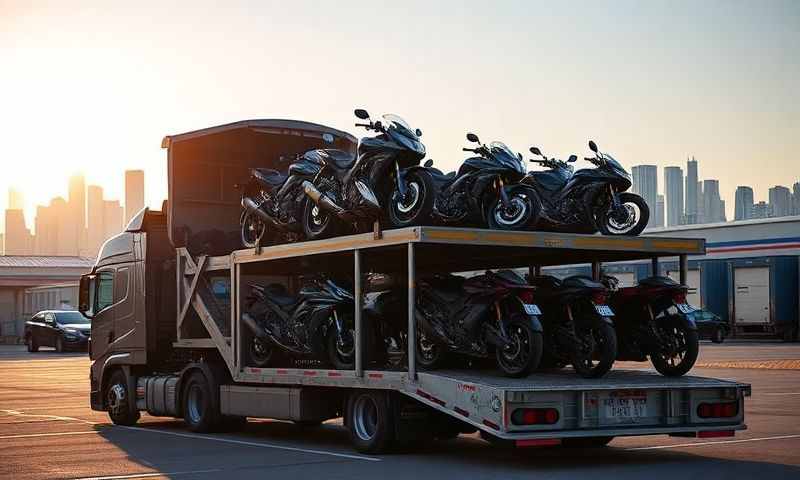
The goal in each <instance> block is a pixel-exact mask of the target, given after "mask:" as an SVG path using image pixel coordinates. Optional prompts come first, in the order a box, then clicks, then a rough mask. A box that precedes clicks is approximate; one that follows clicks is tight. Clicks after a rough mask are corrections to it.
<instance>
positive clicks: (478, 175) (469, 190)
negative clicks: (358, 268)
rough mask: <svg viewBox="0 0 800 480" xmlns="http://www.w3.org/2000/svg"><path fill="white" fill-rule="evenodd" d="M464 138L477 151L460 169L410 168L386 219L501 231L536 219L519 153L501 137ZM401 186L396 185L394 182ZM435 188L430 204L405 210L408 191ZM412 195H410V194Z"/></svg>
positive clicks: (533, 196)
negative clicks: (499, 139)
mask: <svg viewBox="0 0 800 480" xmlns="http://www.w3.org/2000/svg"><path fill="white" fill-rule="evenodd" d="M467 140H469V141H470V142H473V143H477V144H478V146H477V147H476V148H462V150H463V151H466V152H473V153H476V154H477V156H475V157H471V158H468V159H467V160H465V161H464V163H463V164H462V165H461V167H460V168H459V169H458V173H453V172H451V173H448V174H443V173H442V172H441V171H440V170H438V169H436V168H433V167H432V164H431V163H426V164H425V165H424V166H421V167H412V168H410V169H409V170H408V172H407V174H406V175H405V180H406V181H407V184H406V185H405V186H404V187H405V192H406V193H404V192H403V191H401V189H399V188H398V189H397V190H396V191H395V192H394V193H393V194H392V198H391V203H390V205H389V219H390V221H391V222H392V225H394V226H396V227H407V226H413V225H427V224H430V223H431V222H434V223H439V224H445V225H453V224H456V225H464V224H466V225H479V226H484V225H487V226H488V227H489V228H493V229H501V230H521V229H525V228H527V227H528V225H530V224H535V223H536V222H537V221H538V218H539V211H540V209H541V205H540V203H539V201H538V198H537V196H536V192H535V191H534V190H533V189H532V188H531V187H529V186H527V185H520V184H519V182H520V180H522V178H523V177H524V176H525V166H524V164H523V163H522V156H520V155H515V154H514V153H513V152H512V151H511V149H509V148H508V147H507V146H506V145H505V144H503V143H501V142H492V143H490V144H489V145H484V144H481V143H480V139H479V138H478V136H477V135H475V134H474V133H468V134H467ZM398 186H399V185H398ZM417 191H424V192H430V191H435V192H436V196H435V198H431V201H432V205H431V206H432V208H430V207H429V206H428V205H425V208H421V209H418V210H415V211H413V212H412V213H409V203H408V198H409V197H408V195H407V193H408V192H417ZM412 198H413V197H412Z"/></svg>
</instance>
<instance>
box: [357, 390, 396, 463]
mask: <svg viewBox="0 0 800 480" xmlns="http://www.w3.org/2000/svg"><path fill="white" fill-rule="evenodd" d="M346 413H347V420H346V424H347V428H348V430H349V431H350V439H351V441H352V442H353V446H354V447H355V449H356V450H358V451H359V452H361V453H384V452H386V451H388V450H389V449H391V447H392V442H393V440H394V416H393V415H392V410H391V408H390V404H389V397H388V396H387V395H386V393H384V392H376V391H370V390H364V391H358V390H357V391H354V392H353V393H352V394H351V395H350V398H349V399H348V402H347V412H346Z"/></svg>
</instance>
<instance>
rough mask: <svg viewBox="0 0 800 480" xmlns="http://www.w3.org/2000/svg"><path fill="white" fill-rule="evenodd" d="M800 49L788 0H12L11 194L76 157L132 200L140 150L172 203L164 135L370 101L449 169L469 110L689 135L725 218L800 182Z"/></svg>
mask: <svg viewBox="0 0 800 480" xmlns="http://www.w3.org/2000/svg"><path fill="white" fill-rule="evenodd" d="M220 3H224V4H225V6H224V7H223V6H221V5H218V4H220ZM798 52H800V2H798V1H791V0H790V1H771V0H766V1H758V2H756V1H736V0H727V1H713V0H706V1H702V2H697V1H647V2H641V1H628V0H610V1H586V2H583V1H565V2H552V1H549V2H548V1H530V0H529V1H495V2H486V1H439V2H417V1H412V0H405V1H402V2H396V1H395V2H381V1H377V0H372V1H369V2H356V1H347V2H334V1H316V2H301V1H292V2H286V1H276V2H269V1H253V2H202V1H193V2H146V1H142V2H126V3H123V2H69V1H56V2H37V1H22V2H14V1H11V2H9V1H6V0H0V165H2V166H3V171H2V174H0V209H5V208H6V203H7V195H6V193H5V192H6V191H7V189H8V188H9V187H10V186H14V187H16V188H17V189H19V190H21V191H22V192H23V193H24V195H25V202H26V217H27V218H26V220H27V223H28V225H29V226H31V225H33V214H34V212H35V207H36V205H37V204H44V203H46V202H47V201H48V200H49V199H50V198H51V197H54V196H58V195H61V196H64V195H66V191H67V178H68V176H69V175H70V174H71V173H75V172H82V173H83V174H84V175H85V177H86V179H87V183H89V184H99V185H101V186H103V188H104V190H105V192H106V198H107V199H122V198H123V197H124V195H123V171H124V170H125V169H131V168H141V169H144V170H145V179H146V201H147V203H148V204H149V205H151V206H153V207H158V206H160V204H161V200H162V199H163V198H165V197H166V191H167V178H166V151H165V150H162V149H161V148H160V141H161V139H162V137H163V136H164V135H168V134H175V133H181V132H185V131H190V130H194V129H198V128H204V127H207V126H211V125H217V124H222V123H227V122H232V121H237V120H243V119H249V118H292V119H301V120H308V121H313V122H317V123H322V124H325V125H329V126H332V127H335V128H339V129H342V130H346V131H349V132H351V133H353V134H355V135H357V136H361V135H362V133H363V130H360V129H357V128H355V127H354V126H353V123H354V121H355V117H353V114H352V112H353V109H354V108H359V107H361V108H366V109H367V110H369V111H370V112H371V113H372V115H373V116H375V117H377V116H378V115H380V114H383V113H396V114H399V115H400V116H402V117H403V118H405V119H406V120H407V121H408V122H409V123H410V124H411V125H412V126H414V127H418V128H420V129H422V131H423V132H424V135H423V138H422V140H423V141H424V142H425V144H426V147H427V151H428V156H429V158H433V159H434V162H435V164H436V165H437V166H439V167H440V168H442V169H445V170H449V169H454V168H456V167H457V166H458V165H459V164H460V162H461V161H462V160H463V159H464V154H463V152H462V151H461V147H462V146H464V145H465V144H466V142H465V140H464V135H465V134H466V132H468V131H472V132H475V133H477V134H478V135H479V136H480V137H481V138H482V139H483V140H485V141H490V140H500V141H503V142H505V143H507V144H508V145H510V146H511V147H512V148H513V149H515V150H517V151H521V152H525V153H527V150H528V148H529V147H530V146H532V145H536V146H539V147H540V148H541V149H542V150H543V151H544V152H546V153H548V155H551V156H552V155H554V156H557V157H563V158H566V157H567V156H569V155H570V154H572V153H575V154H577V155H578V156H579V157H581V158H582V157H583V156H588V155H585V154H588V153H589V150H588V148H587V147H586V144H587V141H588V140H589V139H594V140H595V141H596V142H597V143H598V145H599V146H600V149H601V150H603V151H606V152H609V153H611V154H613V155H614V156H615V157H616V158H617V159H618V160H620V161H621V162H622V163H623V165H625V166H626V167H627V168H628V169H630V167H632V166H633V165H638V164H655V165H658V166H659V167H664V166H669V165H678V166H682V167H684V170H685V163H686V157H687V156H691V155H694V156H695V158H696V159H697V160H698V161H699V162H700V167H699V170H700V172H699V173H700V178H717V179H719V180H720V190H721V194H722V196H723V199H725V200H726V202H727V214H728V218H729V219H731V218H733V194H734V191H735V189H736V186H737V185H751V186H752V187H753V188H754V191H755V198H756V201H758V200H766V199H767V190H768V189H769V188H770V187H771V186H774V185H776V184H782V185H787V186H789V187H790V188H791V185H792V184H793V183H794V182H797V181H800V162H798V160H797V159H796V158H795V153H796V152H798V151H800V94H798V89H800V54H798ZM529 156H530V155H528V157H529ZM582 165H583V162H581V164H579V165H578V168H580V167H581V166H582ZM684 173H685V172H684ZM663 184H664V178H663V171H662V170H661V168H659V190H660V191H662V192H663ZM0 221H1V220H0Z"/></svg>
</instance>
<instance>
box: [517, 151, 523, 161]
mask: <svg viewBox="0 0 800 480" xmlns="http://www.w3.org/2000/svg"><path fill="white" fill-rule="evenodd" d="M517 158H519V161H520V162H521V161H522V154H521V153H517Z"/></svg>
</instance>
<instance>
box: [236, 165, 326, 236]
mask: <svg viewBox="0 0 800 480" xmlns="http://www.w3.org/2000/svg"><path fill="white" fill-rule="evenodd" d="M292 159H293V162H292V163H291V164H290V165H289V168H288V174H287V173H282V172H280V171H278V170H274V169H271V168H254V169H252V170H250V180H249V181H248V182H247V184H246V185H244V188H243V189H242V213H241V216H240V217H239V225H240V227H241V228H240V230H241V239H242V245H244V246H245V247H247V248H253V247H255V246H256V245H268V244H272V243H283V242H285V241H297V240H299V239H300V238H301V237H302V235H303V226H302V223H301V221H300V220H301V219H302V214H303V200H304V199H305V193H304V192H303V182H304V181H305V180H311V179H313V178H314V176H315V175H316V174H317V173H318V172H319V170H320V168H321V167H322V158H321V154H320V151H319V150H311V151H308V152H306V153H304V154H301V155H297V156H295V157H293V158H292ZM280 160H282V161H284V157H281V159H280Z"/></svg>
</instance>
